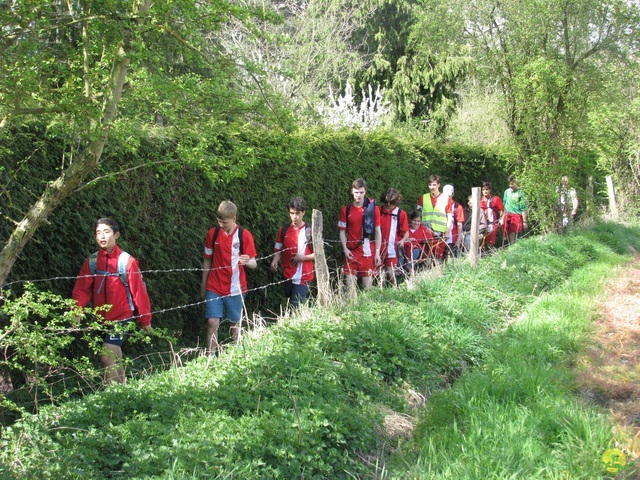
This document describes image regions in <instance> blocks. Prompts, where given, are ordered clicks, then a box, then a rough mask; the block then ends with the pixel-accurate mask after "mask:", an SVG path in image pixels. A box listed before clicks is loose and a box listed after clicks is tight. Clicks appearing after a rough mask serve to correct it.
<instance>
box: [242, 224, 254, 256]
mask: <svg viewBox="0 0 640 480" xmlns="http://www.w3.org/2000/svg"><path fill="white" fill-rule="evenodd" d="M242 243H243V247H242V249H243V250H244V254H245V255H249V258H256V257H257V256H258V253H257V252H256V245H255V243H254V242H253V235H251V232H250V231H249V230H247V229H244V230H242Z"/></svg>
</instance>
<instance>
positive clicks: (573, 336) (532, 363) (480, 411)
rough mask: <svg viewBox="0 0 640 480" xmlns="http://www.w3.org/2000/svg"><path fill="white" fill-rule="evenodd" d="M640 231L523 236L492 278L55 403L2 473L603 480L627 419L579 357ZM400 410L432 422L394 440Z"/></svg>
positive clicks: (462, 282) (446, 283)
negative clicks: (612, 277)
mask: <svg viewBox="0 0 640 480" xmlns="http://www.w3.org/2000/svg"><path fill="white" fill-rule="evenodd" d="M638 233H640V232H639V231H638V230H637V229H634V228H625V227H622V226H610V225H607V224H603V225H596V226H594V227H592V229H591V230H589V231H586V232H582V233H580V234H576V235H573V236H567V237H556V236H550V237H548V238H545V239H531V240H527V241H522V242H520V243H518V244H516V245H515V246H513V247H511V248H509V249H508V250H507V251H505V252H504V253H503V254H501V255H498V256H495V257H491V258H487V259H484V260H483V261H482V262H481V265H480V266H479V267H478V268H476V269H472V268H470V267H469V266H468V265H466V264H464V263H463V262H460V263H456V264H454V265H452V266H451V267H450V268H448V269H447V271H446V272H445V275H443V276H442V277H440V278H437V279H430V280H428V281H424V282H420V283H418V284H416V285H412V286H411V288H407V286H403V287H401V288H399V289H397V290H394V289H384V290H375V291H373V292H371V293H367V294H364V295H361V296H360V297H359V299H358V300H357V302H356V303H355V304H351V305H345V306H338V307H334V308H332V309H326V310H315V311H313V312H311V313H309V315H308V316H309V318H307V319H305V321H299V320H298V319H296V318H293V319H291V320H289V321H286V322H283V323H282V324H281V325H276V326H273V327H271V328H269V329H267V330H266V331H265V332H264V333H263V334H262V335H260V336H248V337H247V338H246V339H245V341H244V342H243V344H242V345H240V346H238V347H236V348H230V349H228V350H227V351H226V352H225V353H224V354H223V355H222V356H221V357H220V358H218V359H214V360H210V359H207V358H200V359H197V360H194V361H191V362H189V363H188V364H187V365H186V366H184V367H181V368H173V369H171V370H169V371H166V372H162V373H160V374H156V375H152V376H149V377H148V378H145V379H142V380H137V381H131V382H130V383H129V384H127V385H125V386H116V387H112V388H109V389H106V390H104V391H100V392H98V393H96V394H93V395H89V396H87V397H85V398H83V399H81V400H78V401H70V402H68V403H66V404H64V405H62V406H60V407H47V408H43V410H42V412H41V413H40V414H39V415H36V416H26V417H25V418H24V419H22V420H21V421H19V422H17V423H16V424H15V425H13V426H12V427H11V428H9V429H7V430H5V431H4V432H3V435H2V438H0V475H4V476H6V477H9V478H52V479H57V478H119V477H121V478H164V479H177V478H203V479H204V478H207V479H210V478H220V479H223V478H224V479H226V478H239V479H240V478H241V479H254V478H255V479H265V478H283V479H290V478H318V479H319V478H330V479H334V478H345V479H353V478H376V477H378V478H380V477H388V478H452V479H462V478H470V479H471V478H601V477H602V468H601V467H602V465H601V463H600V455H601V454H602V452H603V451H604V450H605V449H606V448H607V447H608V446H609V445H611V442H612V436H611V429H610V425H609V424H608V423H607V420H606V418H605V417H604V416H603V415H602V413H601V412H599V411H598V410H595V409H592V408H588V407H586V406H585V405H583V404H582V403H581V402H580V401H579V399H578V398H577V397H576V396H575V392H574V391H573V390H572V382H571V376H570V374H569V369H568V364H569V362H570V361H571V358H572V355H574V354H575V352H577V351H578V350H579V349H580V346H581V344H582V342H583V340H584V338H585V337H586V335H587V334H588V326H589V319H590V316H591V314H592V311H591V299H592V298H593V296H594V295H595V294H597V293H598V291H599V285H600V279H601V278H602V277H605V276H606V272H607V269H609V268H610V267H611V266H612V265H614V264H617V263H621V262H623V261H625V259H626V257H624V254H625V251H626V250H625V249H626V246H625V243H626V242H635V243H632V244H633V245H634V246H635V248H640V236H639V235H638ZM621 239H622V240H621ZM409 390H413V391H415V392H418V393H420V394H422V395H424V396H427V397H429V400H428V402H427V406H426V408H423V409H420V410H418V411H416V410H415V409H414V407H412V406H411V405H410V402H409V400H408V398H407V392H408V391H409ZM389 412H397V413H399V414H407V415H411V416H413V417H417V425H416V430H415V432H414V433H415V434H414V436H413V437H412V438H410V439H408V440H405V441H404V442H402V441H399V440H398V439H392V438H389V437H387V436H386V435H385V434H384V427H383V424H384V418H385V415H387V414H388V413H389ZM389 444H393V445H394V446H395V447H399V448H398V449H396V450H395V453H394V454H393V455H392V456H391V457H386V456H385V455H384V454H383V452H385V451H387V450H388V445H389ZM385 462H386V465H385V468H384V469H382V470H378V469H377V468H376V463H378V465H377V466H378V467H380V466H382V465H383V464H385Z"/></svg>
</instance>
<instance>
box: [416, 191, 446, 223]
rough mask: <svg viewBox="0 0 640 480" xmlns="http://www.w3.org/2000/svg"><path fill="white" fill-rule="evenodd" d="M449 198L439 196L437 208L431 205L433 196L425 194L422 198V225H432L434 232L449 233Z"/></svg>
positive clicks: (442, 195)
mask: <svg viewBox="0 0 640 480" xmlns="http://www.w3.org/2000/svg"><path fill="white" fill-rule="evenodd" d="M448 203H449V197H448V196H447V195H444V194H442V193H441V194H440V195H438V199H437V200H436V206H435V207H433V206H432V204H431V194H430V193H425V194H424V195H423V196H422V223H423V224H425V223H428V224H430V225H431V229H432V230H433V231H434V232H440V233H445V232H446V231H447V204H448Z"/></svg>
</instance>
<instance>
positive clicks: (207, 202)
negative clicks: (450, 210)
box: [0, 128, 506, 344]
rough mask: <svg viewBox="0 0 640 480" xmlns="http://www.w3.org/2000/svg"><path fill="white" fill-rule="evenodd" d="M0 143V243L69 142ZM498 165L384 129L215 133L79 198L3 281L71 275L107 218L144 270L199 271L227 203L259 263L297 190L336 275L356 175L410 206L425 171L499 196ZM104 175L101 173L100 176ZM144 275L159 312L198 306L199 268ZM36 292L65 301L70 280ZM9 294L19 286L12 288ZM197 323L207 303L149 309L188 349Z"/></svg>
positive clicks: (32, 138) (261, 271)
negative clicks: (487, 184)
mask: <svg viewBox="0 0 640 480" xmlns="http://www.w3.org/2000/svg"><path fill="white" fill-rule="evenodd" d="M171 145H172V143H171V142H167V141H166V139H165V140H164V141H160V140H148V141H146V142H143V144H141V145H139V146H137V148H136V149H132V148H127V146H126V145H109V148H108V149H106V150H105V160H104V162H103V165H105V168H113V164H115V163H116V162H115V160H116V159H117V161H118V164H119V165H123V170H124V169H125V168H131V167H135V166H140V165H146V164H149V163H152V162H166V161H167V160H172V159H176V158H177V157H178V155H177V153H176V152H175V151H174V150H175V149H174V148H173V147H171ZM3 147H4V148H3V149H2V152H0V154H1V155H2V158H3V161H2V165H3V167H4V168H2V169H0V180H1V181H0V184H2V185H4V186H5V187H4V189H3V190H2V191H1V192H0V199H2V212H1V213H2V216H3V218H2V223H1V224H0V241H1V242H3V243H4V241H6V239H7V237H8V235H9V234H10V232H11V230H12V228H13V224H12V223H11V222H10V221H9V219H14V220H19V219H20V218H22V214H23V213H24V212H25V211H26V210H27V208H28V207H29V205H30V204H31V202H33V200H34V199H35V198H37V196H38V195H39V193H40V192H41V191H42V188H43V185H44V184H45V182H47V181H50V180H52V179H54V178H55V177H56V176H57V173H58V171H59V169H60V164H61V158H63V151H65V142H64V140H63V139H57V138H47V137H46V135H45V131H44V130H38V129H37V128H31V129H28V130H18V131H15V132H14V134H13V135H12V137H11V140H10V142H9V144H6V145H3ZM221 149H223V150H224V152H222V151H221ZM504 164H505V161H504V159H502V158H500V157H499V156H498V155H497V154H495V153H491V152H487V151H485V150H482V149H478V148H473V147H465V146H451V145H444V146H443V145H433V144H429V143H416V142H411V141H408V140H405V139H403V138H398V137H397V136H394V135H393V134H391V133H369V134H364V133H358V132H354V131H338V132H333V131H332V132H326V131H318V130H312V131H302V132H298V133H296V134H293V135H281V134H278V133H274V132H264V131H260V132H258V131H256V132H253V133H252V134H250V133H247V132H246V131H244V132H242V133H236V134H234V135H230V134H229V133H228V132H221V137H220V142H219V143H218V144H217V145H216V147H215V151H214V152H213V153H212V154H211V155H210V157H209V158H208V159H203V161H202V162H201V163H200V164H187V165H185V164H182V163H178V162H175V163H173V164H171V163H169V164H167V163H161V164H159V165H155V166H147V167H143V168H138V169H135V170H130V171H128V172H126V173H124V172H123V173H122V174H120V175H117V176H115V177H109V178H106V179H102V180H99V181H98V182H96V183H94V184H91V185H90V186H88V187H86V188H84V189H82V190H80V191H78V192H77V193H76V194H74V195H73V196H72V197H71V198H69V199H67V200H66V201H65V202H64V203H63V204H62V205H61V207H60V208H59V209H57V210H56V211H55V213H54V215H53V216H51V217H50V218H49V219H48V220H49V224H48V225H46V226H44V227H42V228H41V229H40V230H39V231H38V232H37V234H36V236H35V238H34V239H33V241H31V242H30V243H29V244H28V246H27V247H26V248H25V250H24V252H23V253H22V255H21V257H20V259H19V260H18V262H17V263H16V265H15V267H14V269H13V271H12V274H11V277H10V278H9V280H8V281H9V282H12V281H16V280H26V279H43V278H50V277H58V276H62V277H72V276H74V275H76V274H77V272H78V270H79V268H80V266H81V264H82V262H83V260H84V258H85V257H86V256H87V255H88V254H89V253H91V252H93V251H95V250H96V245H95V243H94V240H93V229H94V222H95V220H96V219H97V218H98V217H101V216H107V215H109V216H113V217H115V218H116V219H118V220H119V221H120V222H121V223H122V225H123V232H122V237H121V240H120V241H119V244H120V245H121V246H122V247H123V248H124V249H125V250H127V251H128V252H130V253H131V254H132V255H134V256H135V257H137V258H138V260H139V261H140V264H141V268H142V269H143V270H151V269H153V270H172V269H193V268H198V267H199V266H200V265H201V258H202V257H201V251H202V247H203V240H204V237H205V234H206V232H207V230H208V229H209V228H211V227H212V226H213V225H215V217H214V212H215V209H216V208H217V205H218V204H219V203H220V201H222V200H225V199H230V200H232V201H234V202H235V203H236V204H237V205H238V209H239V214H238V222H239V223H240V224H241V225H242V226H244V227H245V228H247V229H249V230H250V231H251V232H252V233H253V234H254V237H255V240H256V246H257V249H258V257H265V256H268V255H270V254H271V253H272V248H273V243H274V240H275V238H274V237H275V233H276V230H277V228H278V227H279V226H280V225H282V224H283V223H286V222H287V221H288V214H287V209H286V203H287V201H288V199H289V198H290V197H292V196H294V195H301V196H303V197H305V199H306V200H307V204H308V206H309V212H308V213H307V217H308V220H309V221H310V220H311V209H319V210H321V211H322V212H323V213H324V226H325V235H324V236H325V239H326V240H327V242H328V246H327V254H328V258H329V265H330V267H331V268H336V267H337V266H338V265H339V264H340V262H341V249H340V248H338V247H339V243H338V242H337V240H338V231H337V225H336V223H337V218H338V212H339V209H340V207H341V206H342V205H345V204H346V203H348V202H349V201H350V185H351V182H352V180H353V179H354V178H357V177H364V178H365V179H366V180H367V182H368V187H369V188H368V193H369V196H372V197H375V198H378V197H379V195H380V193H381V192H382V191H383V190H384V189H386V188H388V187H395V188H398V189H399V190H400V191H401V192H402V194H403V195H404V202H403V204H402V205H401V206H402V207H403V208H405V209H406V210H407V211H411V210H412V209H413V208H414V207H415V204H416V200H417V198H418V197H419V196H420V195H422V194H423V193H425V192H426V191H427V187H426V184H427V178H428V176H429V175H430V174H431V173H437V174H439V175H440V176H441V177H442V181H443V184H445V183H453V184H454V185H455V186H456V198H457V199H458V200H459V201H461V202H462V201H464V199H465V198H466V196H467V195H468V194H469V193H470V189H471V186H472V185H476V186H478V185H479V184H480V183H481V182H482V181H483V180H485V179H489V180H491V181H493V182H494V185H495V188H494V190H495V191H496V192H501V191H502V190H503V188H504V187H505V183H506V180H505V179H506V173H505V171H504V167H503V165H504ZM104 174H105V172H102V171H101V172H96V177H99V176H101V175H104ZM269 262H270V258H269V259H266V260H262V261H260V262H259V267H258V269H256V270H255V271H253V272H251V273H250V283H251V287H252V288H255V287H257V286H261V285H266V284H270V283H272V282H275V281H277V280H279V277H278V276H277V275H275V274H273V273H272V272H271V271H270V270H269V268H268V265H269ZM145 280H146V282H147V286H148V289H149V293H150V295H151V300H152V304H153V309H154V310H156V311H157V310H163V309H168V308H172V307H176V306H181V305H187V304H191V303H194V302H196V301H197V300H198V299H197V298H196V294H197V292H198V290H199V282H200V272H197V271H186V272H181V271H176V272H162V273H148V274H146V275H145ZM41 286H42V288H46V289H49V290H52V291H54V292H56V293H60V294H63V295H69V294H70V293H71V289H72V288H73V280H56V281H51V282H45V283H43V284H42V285H41ZM14 288H15V289H16V291H19V286H15V287H14ZM280 300H281V293H280V287H279V286H272V287H269V288H266V289H263V290H259V291H257V292H256V293H253V294H252V295H250V296H249V299H248V302H249V305H250V308H252V309H253V310H259V311H261V312H262V313H263V314H265V315H266V316H269V315H270V313H269V312H277V311H279V307H278V305H279V302H280ZM202 317H203V310H202V307H200V306H197V307H188V308H183V309H178V310H174V311H170V312H166V313H159V314H156V315H155V317H154V323H155V325H157V326H162V327H167V328H168V329H169V330H170V331H171V332H172V333H174V334H176V335H179V336H181V337H182V338H183V341H184V342H185V343H187V344H194V343H195V341H196V340H197V338H196V337H197V336H198V335H200V336H202V333H203V325H204V323H203V320H202Z"/></svg>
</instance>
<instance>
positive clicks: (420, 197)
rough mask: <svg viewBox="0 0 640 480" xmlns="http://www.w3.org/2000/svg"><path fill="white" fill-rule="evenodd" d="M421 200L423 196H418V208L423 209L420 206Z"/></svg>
mask: <svg viewBox="0 0 640 480" xmlns="http://www.w3.org/2000/svg"><path fill="white" fill-rule="evenodd" d="M423 198H424V195H420V196H419V197H418V206H419V207H420V208H423V207H424V205H422V199H423Z"/></svg>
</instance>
